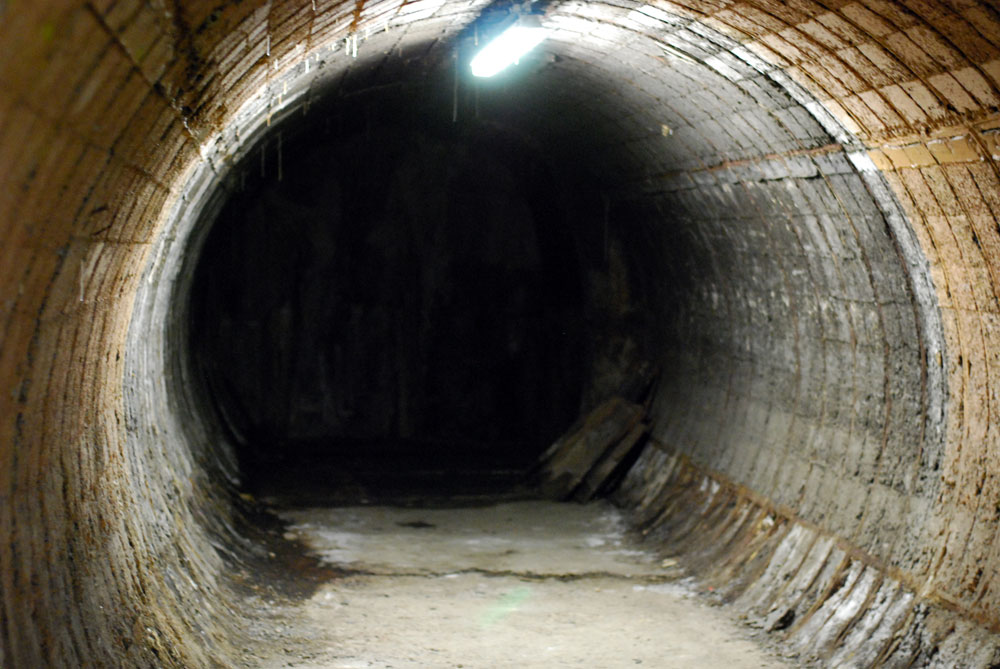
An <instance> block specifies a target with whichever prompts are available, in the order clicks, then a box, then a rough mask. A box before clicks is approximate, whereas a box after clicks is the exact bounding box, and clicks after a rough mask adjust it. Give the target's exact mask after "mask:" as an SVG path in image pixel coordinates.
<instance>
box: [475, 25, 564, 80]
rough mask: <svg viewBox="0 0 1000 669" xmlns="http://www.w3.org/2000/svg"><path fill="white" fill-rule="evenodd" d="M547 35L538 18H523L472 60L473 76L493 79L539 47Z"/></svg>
mask: <svg viewBox="0 0 1000 669" xmlns="http://www.w3.org/2000/svg"><path fill="white" fill-rule="evenodd" d="M547 34H548V31H547V30H546V29H545V28H543V27H542V24H541V22H540V21H539V20H538V17H537V16H533V15H529V16H522V17H521V18H519V19H518V20H517V23H515V24H514V25H512V26H511V27H510V28H507V30H505V31H503V32H502V33H500V35H498V36H497V38H496V39H495V40H493V41H492V42H490V43H489V44H487V45H486V46H484V47H483V49H482V51H480V52H479V53H477V54H476V56H475V58H473V59H472V74H473V75H475V76H477V77H492V76H493V75H494V74H496V73H497V72H500V71H501V70H503V69H504V68H506V67H507V66H509V65H511V64H513V63H516V62H517V61H519V60H520V59H521V56H523V55H524V54H526V53H528V52H529V51H531V50H532V49H534V48H535V47H536V46H538V45H539V44H540V43H541V42H542V40H544V39H545V36H546V35H547Z"/></svg>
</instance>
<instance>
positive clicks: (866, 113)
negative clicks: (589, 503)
mask: <svg viewBox="0 0 1000 669" xmlns="http://www.w3.org/2000/svg"><path fill="white" fill-rule="evenodd" d="M514 11H530V12H532V13H534V14H536V15H537V16H538V18H539V19H540V21H541V23H542V25H543V26H545V27H546V28H547V30H548V35H547V38H546V40H545V42H544V43H543V44H542V45H540V46H539V48H538V49H536V50H535V51H533V52H532V53H531V54H529V55H527V56H524V57H523V58H522V59H521V60H520V62H518V63H517V65H516V66H515V67H513V68H511V69H510V70H509V71H506V72H504V73H501V74H500V75H498V76H497V77H495V78H492V79H488V80H487V79H483V80H480V79H476V78H473V77H472V76H470V75H469V72H468V61H469V58H470V57H471V55H472V53H474V51H475V49H476V48H477V47H478V46H479V44H480V42H482V41H485V40H486V39H488V38H489V36H490V35H491V32H492V31H495V28H496V24H497V23H498V22H499V21H500V19H502V17H504V16H507V15H509V14H511V13H512V12H514ZM0 44H3V45H4V46H5V47H6V48H5V49H3V51H2V52H0V82H2V86H0V105H2V107H0V110H2V111H0V155H2V158H0V165H3V167H4V169H3V176H2V177H0V178H2V180H3V187H2V190H0V194H2V204H0V211H2V212H3V214H2V222H0V239H2V244H0V253H2V260H0V286H2V288H0V297H2V300H3V301H2V315H0V323H2V327H3V330H2V335H0V342H2V343H0V376H2V378H3V379H4V380H5V385H4V392H3V394H2V395H0V407H2V408H3V412H2V415H0V417H2V421H0V430H2V437H0V523H2V528H3V530H2V537H3V538H2V539H0V579H2V580H0V604H2V607H3V608H2V612H0V666H10V667H42V666H53V667H60V666H95V667H105V666H107V667H110V666H129V667H132V666H135V667H145V666H157V667H160V666H163V667H200V666H243V663H244V662H245V655H244V654H243V651H244V646H245V640H246V638H247V630H248V629H250V628H251V627H252V625H253V612H252V611H249V610H248V609H247V608H246V607H245V606H244V605H243V604H242V602H243V601H244V599H243V598H244V597H245V591H246V588H247V581H246V578H245V576H241V574H243V575H245V574H247V573H271V572H272V571H274V572H275V575H274V578H275V579H277V580H280V579H281V578H289V579H294V578H298V577H297V576H294V575H292V576H282V575H281V574H280V573H277V572H278V571H281V570H280V569H279V570H277V571H275V570H276V568H275V567H274V563H275V560H276V559H278V561H279V562H280V560H281V559H286V558H287V560H288V561H292V562H295V561H296V560H299V558H298V557H295V556H294V555H292V554H293V553H294V552H295V549H294V547H289V546H288V545H287V542H283V540H281V539H280V530H279V531H278V533H277V534H275V531H276V530H275V529H274V523H275V522H276V521H275V520H274V519H273V517H271V516H269V515H268V513H267V499H268V497H269V496H282V495H284V496H288V495H295V494H316V495H319V496H322V495H347V496H350V495H354V494H360V493H357V491H356V490H355V489H353V488H351V487H350V486H348V487H346V488H345V487H343V486H340V483H342V482H343V481H346V480H348V479H347V478H345V479H343V480H341V479H340V478H339V477H340V473H341V472H353V474H352V476H353V478H350V479H349V480H351V481H355V482H357V481H359V480H360V481H361V482H362V483H364V489H365V494H377V493H378V485H380V484H381V483H384V484H385V485H387V486H396V485H398V486H405V485H408V484H412V481H414V480H419V482H420V483H419V485H427V486H431V487H433V488H435V489H441V490H445V491H446V492H448V493H449V494H450V493H454V494H464V493H468V492H470V491H473V489H483V490H487V491H489V490H491V489H492V487H495V486H499V485H501V484H503V483H504V482H506V481H507V477H509V476H511V475H512V472H519V471H523V470H524V469H525V468H526V467H529V466H530V465H531V463H532V462H534V461H536V459H537V458H539V457H540V456H542V454H543V453H544V452H545V451H546V449H547V448H548V447H549V445H550V444H551V443H552V442H553V441H556V440H557V439H558V438H559V437H560V435H561V434H563V433H564V432H565V431H567V430H570V429H572V428H571V426H572V425H573V423H574V421H575V420H577V419H578V417H579V416H585V415H587V414H588V413H590V412H592V411H593V410H594V409H595V408H597V407H600V406H602V402H605V401H606V400H608V399H609V398H612V397H624V398H625V399H627V400H629V401H630V402H637V403H642V404H643V405H644V406H645V412H646V415H647V419H648V421H649V435H648V439H647V440H646V441H645V442H644V443H643V445H642V447H641V449H640V450H638V451H637V452H636V454H635V457H634V458H633V461H630V462H628V463H626V464H627V465H628V466H627V469H626V470H625V471H623V472H621V476H620V477H619V478H618V480H617V481H616V482H615V486H614V489H613V490H607V491H605V492H607V493H608V495H609V496H610V498H611V499H612V500H614V502H615V503H616V504H617V505H618V506H620V507H621V508H623V509H624V510H625V512H626V513H627V514H628V517H629V518H630V519H631V522H632V524H633V527H634V529H635V531H636V532H637V533H638V534H640V535H641V536H643V537H645V542H647V543H649V544H651V545H655V546H657V547H659V549H660V550H662V551H663V554H664V555H676V556H677V559H678V560H680V561H681V562H682V563H683V564H684V565H686V566H687V568H689V569H690V570H691V571H692V573H695V574H696V575H697V578H698V579H699V582H701V583H704V584H708V585H709V586H710V587H711V588H712V590H713V591H714V592H716V593H717V594H718V596H719V598H720V602H721V603H722V604H723V608H725V609H727V610H729V611H731V612H733V614H734V615H738V616H741V617H743V618H744V619H745V620H746V621H748V622H749V623H750V624H751V625H754V626H755V627H756V628H758V629H761V630H763V631H764V633H765V634H766V635H768V636H769V637H770V638H773V639H775V640H776V642H777V643H779V644H783V645H784V646H783V647H786V648H790V649H793V650H794V651H795V652H796V653H798V656H799V657H801V658H803V659H804V660H809V661H815V662H818V663H820V664H821V665H824V666H859V667H860V666H891V667H910V666H921V667H922V666H941V667H946V666H969V667H994V666H1000V636H998V633H1000V615H998V613H997V612H998V611H1000V576H998V573H1000V571H998V570H1000V540H998V538H1000V537H998V533H1000V522H998V521H1000V455H998V453H1000V450H998V429H997V427H996V425H995V424H994V423H995V422H996V421H994V419H993V414H995V413H1000V395H998V384H997V383H994V382H993V381H991V380H990V378H991V377H990V374H991V373H992V371H994V370H997V369H1000V367H998V361H1000V356H998V351H1000V318H998V314H1000V301H998V298H997V295H998V286H1000V281H998V279H997V276H998V275H1000V171H998V168H997V161H998V160H1000V144H998V138H1000V134H998V131H1000V12H998V10H997V9H996V8H995V6H994V5H993V4H992V3H990V2H985V1H983V0H962V1H959V0H924V1H916V0H912V1H911V0H857V1H850V2H848V1H843V0H796V1H795V2H778V1H777V0H743V1H737V0H651V1H650V2H647V3H644V2H637V1H633V0H618V1H616V2H610V1H604V0H564V1H563V0H539V1H538V2H535V3H533V4H529V5H522V6H518V5H514V4H511V3H506V2H504V1H503V0H497V1H496V2H487V1H484V0H470V1H469V2H456V1H453V0H356V2H353V3H351V2H341V1H340V0H289V1H287V2H273V1H262V0H234V1H230V2H216V1H213V0H183V1H182V0H177V1H175V2H169V3H168V2H162V1H160V0H150V1H149V2H139V1H137V0H136V1H133V0H93V1H90V2H83V3H81V2H68V1H66V0H56V1H53V2H42V3H27V2H24V1H23V0H7V1H6V2H2V3H0ZM994 254H997V256H996V257H994ZM994 260H997V262H996V263H994ZM994 338H996V339H997V346H994V345H993V344H994V342H993V340H994ZM578 424H579V423H578ZM318 474H322V475H318ZM411 475H413V476H411ZM359 477H360V478H359ZM366 477H368V478H366ZM378 477H381V478H378ZM408 477H409V478H408ZM414 477H416V478H414ZM408 481H409V482H410V483H408ZM414 485H416V484H414ZM324 486H326V488H325V489H324ZM304 490H307V492H303V491H304ZM373 491H374V492H373ZM276 554H277V556H278V558H275V555H276ZM279 558H280V559H279ZM296 564H300V565H301V561H299V562H297V563H296ZM262 565H270V566H262ZM292 571H294V570H292Z"/></svg>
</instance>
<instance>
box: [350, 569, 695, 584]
mask: <svg viewBox="0 0 1000 669" xmlns="http://www.w3.org/2000/svg"><path fill="white" fill-rule="evenodd" d="M338 572H339V573H340V574H342V575H343V576H345V577H348V576H359V577H386V578H448V577H455V576H466V575H470V574H474V575H479V576H486V577H488V578H518V579H522V580H526V581H559V582H561V583H571V582H575V581H587V580H596V579H609V580H616V581H625V582H629V583H637V584H649V585H658V584H661V583H675V582H677V581H679V580H681V579H680V577H678V576H677V575H676V574H620V573H615V572H611V571H587V572H579V573H572V574H559V573H554V574H550V573H537V572H530V571H515V570H509V569H481V568H478V567H473V568H469V569H457V570H454V571H386V572H381V571H375V570H372V569H338Z"/></svg>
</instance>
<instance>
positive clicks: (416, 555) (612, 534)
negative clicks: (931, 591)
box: [257, 502, 786, 669]
mask: <svg viewBox="0 0 1000 669" xmlns="http://www.w3.org/2000/svg"><path fill="white" fill-rule="evenodd" d="M283 516H284V517H285V519H286V520H288V521H289V522H291V523H292V528H291V532H292V533H294V534H295V535H296V536H297V538H299V539H301V540H303V541H305V543H306V544H307V545H309V546H310V547H311V548H312V550H313V551H314V552H315V553H316V554H317V555H319V556H321V558H322V559H323V561H324V562H326V563H328V564H329V565H331V566H334V567H337V568H342V569H345V570H349V574H350V575H348V576H347V577H344V578H339V579H337V580H334V581H331V582H329V583H326V584H324V585H322V586H321V587H320V588H319V589H318V590H317V591H316V592H315V594H314V595H313V596H312V597H311V598H310V599H309V600H308V601H306V602H304V603H302V604H299V605H296V606H294V607H286V608H285V609H284V610H281V611H273V610H272V614H273V615H274V616H275V620H274V622H275V624H276V630H277V631H276V632H273V634H272V638H271V641H272V643H269V644H266V647H268V648H276V649H278V650H279V652H277V654H273V653H268V654H267V655H268V656H265V657H260V656H258V658H257V659H259V661H260V662H259V665H260V666H261V667H267V668H276V667H300V668H307V667H314V668H319V667H323V668H333V667H345V668H346V667H380V668H387V667H476V668H500V667H511V668H513V667H591V668H608V669H610V668H614V667H635V666H637V665H643V666H647V667H725V668H726V669H743V668H746V667H781V666H786V665H784V664H782V662H781V661H780V660H778V659H776V658H775V657H774V656H773V655H771V654H769V653H767V652H766V651H764V650H762V649H760V648H759V647H758V646H757V645H755V643H754V642H753V641H751V640H750V639H749V632H748V631H747V630H746V629H745V628H743V627H742V626H740V625H739V624H738V623H734V622H733V621H731V620H730V619H729V618H728V617H727V615H726V614H725V612H724V611H723V610H721V609H718V608H713V607H711V606H708V605H707V604H706V603H705V602H704V601H702V599H701V598H700V597H699V596H698V595H697V593H696V585H695V584H694V583H693V582H692V581H690V580H686V579H683V578H681V577H682V574H680V573H678V571H677V569H676V567H673V566H672V564H671V562H672V561H670V560H667V561H666V562H664V561H662V560H660V559H659V558H657V557H656V556H654V555H652V554H651V553H648V552H644V551H641V550H636V549H635V548H634V547H630V546H629V545H628V542H627V541H626V538H625V535H624V529H625V527H624V523H623V521H622V518H621V516H620V515H619V514H618V512H617V511H616V510H615V509H614V508H613V507H611V506H608V505H606V504H604V503H595V504H589V505H586V506H581V505H571V504H554V503H549V502H516V503H507V504H501V505H497V506H490V507H481V508H463V509H403V508H390V507H361V508H332V509H331V508H326V509H306V510H300V511H294V512H288V513H285V514H283ZM272 608H273V607H272Z"/></svg>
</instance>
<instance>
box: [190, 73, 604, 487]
mask: <svg viewBox="0 0 1000 669" xmlns="http://www.w3.org/2000/svg"><path fill="white" fill-rule="evenodd" d="M372 97H374V98H375V99H367V100H366V103H365V104H362V105H356V104H355V105H352V107H351V110H352V111H351V112H350V113H348V112H347V111H346V110H343V109H340V108H338V107H332V108H330V109H329V110H327V111H325V112H322V113H316V112H314V113H313V114H310V115H309V116H304V117H299V118H297V119H295V121H294V123H287V124H285V125H284V126H283V127H281V128H276V129H273V130H272V132H271V133H270V134H269V135H268V137H267V138H266V140H265V143H264V144H263V147H262V148H261V149H259V150H257V151H255V152H253V153H252V154H251V155H250V156H249V158H248V159H247V160H246V162H245V164H244V165H242V166H241V167H240V168H239V171H238V172H239V177H238V181H237V188H236V189H235V192H234V193H233V194H232V196H231V197H230V198H229V200H228V201H227V202H226V203H225V205H224V206H223V207H222V209H221V211H220V213H219V215H218V218H217V220H216V221H215V222H214V224H213V227H212V230H211V232H210V233H209V235H208V237H207V239H206V242H205V246H204V248H203V250H202V254H201V257H200V259H199V260H198V265H197V268H196V270H195V272H196V273H195V278H194V282H193V288H192V293H191V327H190V338H191V340H190V341H191V346H190V350H191V353H192V359H193V362H194V366H195V369H196V370H197V371H198V373H199V374H201V375H202V377H203V380H204V382H205V387H206V388H207V389H208V391H209V394H210V395H211V399H212V403H213V404H214V405H215V407H216V409H217V411H218V413H219V414H220V418H222V420H223V422H224V423H226V424H228V425H229V427H230V429H231V430H232V432H233V435H234V437H235V441H237V443H238V447H239V456H240V459H241V466H242V468H243V471H244V473H245V474H246V475H247V478H248V479H249V481H250V486H251V488H253V487H254V485H255V483H254V482H255V481H256V482H258V483H259V482H260V481H262V480H264V479H269V482H273V480H274V479H275V477H276V476H280V471H281V470H288V471H301V470H303V469H306V470H315V469H317V468H320V469H322V468H324V467H327V466H330V467H337V468H343V467H352V466H353V467H361V468H371V467H372V466H375V467H377V468H384V469H385V470H387V471H388V470H393V469H400V468H402V469H412V468H420V469H430V470H470V469H479V470H485V469H490V468H499V469H517V468H523V467H525V466H527V465H528V464H529V463H530V462H531V461H532V460H533V458H534V457H535V456H536V455H537V454H538V453H539V452H540V451H541V450H542V449H544V448H545V447H546V446H547V445H548V444H549V443H550V442H551V441H552V440H553V439H554V438H555V437H556V436H558V435H559V434H560V433H561V432H562V431H563V430H564V429H565V428H566V427H567V426H568V425H569V424H570V423H572V421H573V420H574V418H575V417H576V416H577V414H578V412H579V410H580V403H581V395H582V393H583V386H584V384H585V382H586V381H587V378H586V377H587V374H588V369H589V367H590V365H589V364H588V363H587V362H586V361H587V360H588V358H589V357H591V355H592V353H593V352H592V351H591V350H590V348H589V346H590V345H591V343H590V342H588V340H587V338H586V337H585V333H586V332H587V331H588V329H589V328H588V326H587V322H588V320H590V321H593V320H594V314H587V313H586V312H585V301H586V291H587V286H586V285H585V278H584V277H585V267H586V265H587V264H588V263H592V262H594V261H593V260H591V259H589V258H588V255H591V256H592V255H594V253H593V252H592V250H590V251H588V250H587V249H583V248H581V246H580V244H581V241H580V240H581V233H582V231H583V230H584V229H585V228H588V229H591V230H592V229H593V228H595V227H596V223H597V222H600V221H601V220H602V218H603V217H602V210H603V208H602V206H601V204H600V203H601V199H600V195H599V193H598V191H596V190H595V189H594V188H592V187H588V184H585V183H583V182H582V181H581V180H582V179H583V177H579V178H577V177H575V176H573V171H572V170H566V169H559V170H558V171H557V170H556V169H554V166H553V165H552V164H550V162H548V161H547V159H546V156H545V154H544V153H543V152H542V151H541V150H540V149H538V148H537V147H535V146H533V145H532V144H531V142H530V141H528V140H527V139H526V138H525V137H523V136H521V135H519V134H517V133H515V132H512V131H511V130H510V129H508V128H505V127H504V126H502V125H500V124H496V123H490V122H487V121H485V120H476V119H475V118H474V117H469V118H463V119H462V120H461V121H460V122H458V123H452V122H451V119H450V118H449V119H446V120H445V119H441V118H440V117H438V116H435V114H433V113H429V112H428V111H427V107H429V105H427V106H426V107H425V108H421V107H420V105H419V104H417V105H415V104H414V103H413V97H412V91H411V92H409V93H408V94H404V93H402V92H400V91H392V90H389V91H386V92H383V93H381V94H379V95H377V96H372ZM358 109H360V110H362V111H361V112H360V113H355V112H356V110H358ZM279 137H280V139H279ZM584 239H586V238H584ZM583 243H586V242H583ZM597 261H598V262H603V260H601V259H597ZM276 472H278V474H276Z"/></svg>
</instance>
